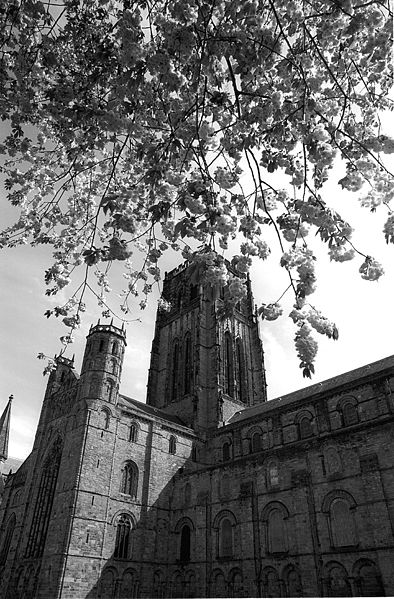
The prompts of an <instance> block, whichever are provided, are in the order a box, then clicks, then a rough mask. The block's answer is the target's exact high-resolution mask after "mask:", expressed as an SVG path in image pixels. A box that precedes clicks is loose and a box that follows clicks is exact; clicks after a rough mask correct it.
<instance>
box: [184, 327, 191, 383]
mask: <svg viewBox="0 0 394 599" xmlns="http://www.w3.org/2000/svg"><path fill="white" fill-rule="evenodd" d="M184 374H185V380H184V388H185V394H188V393H190V391H191V378H192V339H191V335H190V333H186V336H185V373H184Z"/></svg>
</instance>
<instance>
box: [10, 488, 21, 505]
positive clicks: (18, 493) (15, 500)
mask: <svg viewBox="0 0 394 599" xmlns="http://www.w3.org/2000/svg"><path fill="white" fill-rule="evenodd" d="M21 497H22V490H21V489H19V491H16V492H15V494H14V496H13V498H12V503H11V505H12V506H15V505H19V503H20V501H21Z"/></svg>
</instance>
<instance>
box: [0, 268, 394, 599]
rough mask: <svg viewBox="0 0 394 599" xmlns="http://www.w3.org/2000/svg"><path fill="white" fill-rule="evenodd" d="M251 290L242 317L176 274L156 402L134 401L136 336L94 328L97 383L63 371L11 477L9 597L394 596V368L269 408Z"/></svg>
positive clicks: (91, 369) (64, 367) (1, 588)
mask: <svg viewBox="0 0 394 599" xmlns="http://www.w3.org/2000/svg"><path fill="white" fill-rule="evenodd" d="M245 285H246V286H247V294H246V297H245V299H243V300H242V301H241V302H239V303H238V304H237V306H236V308H235V309H234V312H233V313H232V314H231V315H229V314H226V312H225V311H224V310H223V304H224V302H225V300H226V294H228V293H229V291H228V289H226V288H224V289H223V291H222V292H221V295H220V296H219V297H216V295H214V294H213V290H212V288H211V287H210V286H208V285H205V286H204V285H202V284H196V281H195V280H194V278H193V277H192V276H191V268H190V266H188V265H187V264H183V265H181V266H179V267H178V268H176V269H175V270H173V271H172V272H170V273H167V274H166V276H165V280H164V287H163V296H164V297H165V298H166V299H167V300H168V301H169V302H171V306H172V307H171V310H170V311H168V312H161V311H158V313H157V320H156V327H155V333H154V339H153V343H152V351H151V362H150V368H149V375H148V388H147V399H146V403H141V402H140V401H137V400H135V399H133V398H130V397H128V396H127V395H123V393H122V392H121V391H120V382H121V373H122V363H123V356H124V351H125V346H126V334H125V331H124V329H123V328H118V327H116V326H114V325H113V324H110V325H108V324H100V322H99V323H98V324H97V325H96V326H92V327H91V328H90V331H89V334H88V336H87V341H86V346H85V353H84V357H83V361H82V367H81V371H80V373H79V372H77V371H76V369H75V368H74V363H73V360H70V359H67V358H65V357H59V358H57V362H56V363H57V367H56V370H54V371H53V372H52V373H51V374H50V376H49V380H48V385H47V389H46V393H45V397H44V400H43V404H42V410H41V415H40V419H39V423H38V427H37V432H36V436H35V440H34V446H33V449H32V452H31V454H30V455H29V457H28V458H27V459H26V460H25V462H24V463H23V464H22V465H21V466H20V467H19V469H18V470H17V471H16V472H15V473H14V474H12V473H11V474H9V475H8V476H7V477H5V478H6V480H5V484H4V489H3V493H2V500H1V504H0V597H2V598H3V599H36V598H37V599H82V598H83V599H120V598H123V599H130V598H136V597H141V598H148V597H151V598H153V597H157V598H167V597H168V598H170V597H178V598H179V597H351V596H382V595H386V596H390V595H394V394H393V391H394V357H389V358H386V359H383V360H380V361H378V362H374V363H372V364H369V365H367V366H364V367H363V368H358V369H357V370H353V371H351V372H347V373H345V374H342V375H339V376H336V377H334V378H331V379H329V380H326V381H324V382H322V383H318V384H314V385H312V386H310V387H307V388H305V389H302V390H298V391H295V392H294V393H290V394H288V395H285V396H283V397H279V398H277V399H274V400H271V401H267V395H266V380H265V370H264V352H263V347H262V343H261V340H260V337H259V330H258V321H257V315H256V310H255V307H254V302H253V296H252V291H251V286H250V282H249V281H246V282H245ZM128 342H129V343H132V342H133V340H132V339H129V340H128ZM366 342H367V341H366ZM283 376H286V372H283ZM8 427H9V406H7V408H6V410H5V413H4V414H3V417H2V419H1V420H0V452H1V451H2V454H1V455H0V458H1V457H2V456H3V458H4V455H5V454H6V444H7V439H8Z"/></svg>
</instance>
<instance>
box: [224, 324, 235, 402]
mask: <svg viewBox="0 0 394 599" xmlns="http://www.w3.org/2000/svg"><path fill="white" fill-rule="evenodd" d="M224 392H225V393H227V395H230V396H231V397H232V396H233V395H234V362H233V340H232V338H231V334H230V333H229V332H227V333H225V336H224Z"/></svg>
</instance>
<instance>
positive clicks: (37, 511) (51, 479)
mask: <svg viewBox="0 0 394 599" xmlns="http://www.w3.org/2000/svg"><path fill="white" fill-rule="evenodd" d="M61 454H62V442H61V439H60V438H58V439H57V440H56V441H55V443H54V444H53V446H52V448H51V451H50V453H49V455H48V457H47V459H46V460H45V462H44V467H43V470H42V474H41V478H40V484H39V486H38V489H39V491H38V495H37V500H36V504H35V507H34V512H33V520H32V524H31V529H30V533H29V538H28V542H27V548H26V557H41V555H42V554H43V552H44V546H45V539H46V536H47V532H48V525H49V519H50V516H51V510H52V504H53V499H54V496H55V490H56V482H57V477H58V473H59V466H60V458H61Z"/></svg>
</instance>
